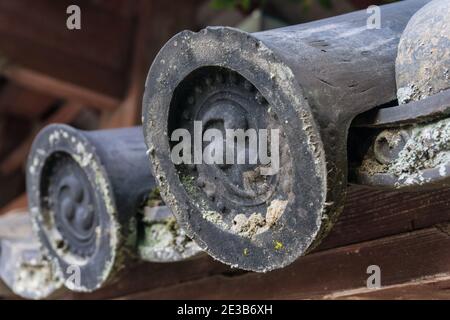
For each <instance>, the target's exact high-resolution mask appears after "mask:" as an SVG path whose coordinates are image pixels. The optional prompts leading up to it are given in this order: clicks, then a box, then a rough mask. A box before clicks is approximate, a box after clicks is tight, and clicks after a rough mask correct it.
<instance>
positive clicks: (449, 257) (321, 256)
mask: <svg viewBox="0 0 450 320" xmlns="http://www.w3.org/2000/svg"><path fill="white" fill-rule="evenodd" d="M449 247H450V235H449V234H448V233H446V232H443V231H441V230H440V229H439V228H429V229H424V230H420V231H416V232H413V233H407V234H402V235H397V236H394V237H388V238H383V239H379V240H375V241H370V242H365V243H359V244H354V245H350V246H346V247H342V248H336V249H332V250H328V251H324V252H318V253H315V254H311V255H309V256H305V257H302V258H300V259H298V260H297V261H296V262H295V263H294V264H292V265H291V266H289V267H287V268H285V269H282V270H277V271H273V272H269V273H267V274H257V273H246V274H241V275H239V274H238V275H234V276H225V275H211V276H208V275H205V277H204V278H203V279H200V280H196V281H191V282H186V283H181V284H176V285H173V286H170V287H160V288H155V289H153V290H149V291H147V292H140V293H136V294H133V295H129V296H127V297H126V298H128V299H249V298H252V299H324V298H330V297H333V295H332V294H333V293H334V292H342V291H349V290H356V289H359V290H363V288H367V287H366V281H367V278H368V277H369V275H368V274H367V273H366V271H367V267H368V266H370V265H378V266H379V267H380V268H381V285H382V287H388V288H389V287H391V286H395V285H402V284H405V283H410V282H412V281H417V280H418V279H422V278H424V277H428V278H431V277H434V278H436V277H439V276H441V275H445V277H448V276H449V274H448V272H449V270H448V266H449V265H450V250H449V249H448V248H449ZM392 292H393V291H392ZM447 294H448V292H447ZM448 298H450V296H448Z"/></svg>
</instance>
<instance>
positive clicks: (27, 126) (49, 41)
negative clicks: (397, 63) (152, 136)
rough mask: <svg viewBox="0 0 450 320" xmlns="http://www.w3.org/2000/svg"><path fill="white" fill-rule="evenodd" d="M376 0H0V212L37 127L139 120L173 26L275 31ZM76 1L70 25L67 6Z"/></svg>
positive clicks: (21, 196)
mask: <svg viewBox="0 0 450 320" xmlns="http://www.w3.org/2000/svg"><path fill="white" fill-rule="evenodd" d="M386 2H393V1H382V0H379V1H376V0H259V1H256V0H172V1H167V0H126V1H125V0H83V1H75V0H72V1H66V0H0V214H4V213H6V212H9V211H13V210H15V209H20V208H25V207H26V205H27V201H26V195H25V178H24V177H25V170H26V159H27V155H28V150H29V148H30V146H31V144H32V141H33V139H34V136H35V134H36V133H37V132H38V131H39V130H40V129H41V128H42V127H44V126H46V125H48V124H50V123H67V124H70V125H72V126H75V127H77V128H80V129H86V130H92V129H100V128H114V127H124V126H133V125H138V124H140V112H141V97H142V93H143V86H144V82H145V76H146V73H147V71H148V68H149V66H150V64H151V62H152V60H153V58H154V56H155V55H156V54H157V52H158V50H159V49H160V47H161V46H162V45H163V44H164V43H165V42H166V41H167V40H168V39H169V38H170V37H171V36H173V35H174V34H175V33H177V32H179V31H181V30H183V29H190V30H198V29H200V28H203V27H205V26H208V25H228V26H234V27H238V28H241V29H243V30H246V31H250V32H253V31H258V30H264V29H272V28H275V27H281V26H284V25H291V24H297V23H302V22H306V21H311V20H316V19H320V18H325V17H329V16H334V15H337V14H341V13H345V12H349V11H354V10H356V9H364V8H367V7H368V6H369V5H371V4H382V3H386ZM72 4H76V5H78V6H79V7H80V9H81V30H68V29H67V27H66V20H67V18H68V16H69V15H68V14H67V13H66V9H67V7H68V6H69V5H72Z"/></svg>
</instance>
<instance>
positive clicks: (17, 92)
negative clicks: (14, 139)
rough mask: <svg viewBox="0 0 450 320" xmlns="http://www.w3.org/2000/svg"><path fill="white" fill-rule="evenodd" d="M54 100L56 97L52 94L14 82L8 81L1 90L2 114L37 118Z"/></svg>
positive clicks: (0, 110)
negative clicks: (26, 87) (29, 88)
mask: <svg viewBox="0 0 450 320" xmlns="http://www.w3.org/2000/svg"><path fill="white" fill-rule="evenodd" d="M54 102H55V98H54V97H52V96H49V95H46V94H42V93H37V92H36V91H33V90H28V89H25V88H24V87H22V86H19V85H17V84H15V83H12V82H8V83H7V84H6V85H5V86H4V87H3V88H2V89H1V90H0V114H8V115H14V116H20V117H23V118H27V119H35V118H39V117H40V116H41V115H42V114H44V113H45V112H46V111H47V110H48V109H49V108H50V107H51V105H52V104H53V103H54Z"/></svg>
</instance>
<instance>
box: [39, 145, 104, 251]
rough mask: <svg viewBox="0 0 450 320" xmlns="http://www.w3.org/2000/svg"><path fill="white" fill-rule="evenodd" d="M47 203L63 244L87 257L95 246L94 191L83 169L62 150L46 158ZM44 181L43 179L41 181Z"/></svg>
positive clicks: (96, 209) (96, 220) (96, 222)
mask: <svg viewBox="0 0 450 320" xmlns="http://www.w3.org/2000/svg"><path fill="white" fill-rule="evenodd" d="M47 165H48V166H51V168H50V169H49V171H50V172H49V173H48V175H46V177H45V178H46V179H48V190H42V191H43V192H45V193H47V192H48V199H49V202H48V205H49V208H48V210H50V211H51V212H54V213H55V216H54V219H55V225H56V228H57V229H58V231H59V232H60V233H61V236H62V239H63V241H64V246H65V247H66V248H67V249H68V250H69V251H70V252H72V253H73V254H75V255H77V256H80V257H82V258H87V257H90V256H92V255H93V254H94V252H95V249H96V233H95V230H96V228H97V227H98V225H99V221H98V216H97V214H98V212H99V210H98V206H97V205H96V203H95V201H96V199H95V192H94V190H93V188H92V186H91V184H90V182H89V180H88V178H87V176H86V174H85V173H84V172H83V170H82V169H81V168H80V166H79V165H78V164H77V163H76V162H75V161H74V160H73V159H72V158H71V157H70V156H69V155H65V154H63V153H61V154H59V155H58V156H54V157H53V159H52V161H50V162H48V164H47ZM45 185H47V183H45Z"/></svg>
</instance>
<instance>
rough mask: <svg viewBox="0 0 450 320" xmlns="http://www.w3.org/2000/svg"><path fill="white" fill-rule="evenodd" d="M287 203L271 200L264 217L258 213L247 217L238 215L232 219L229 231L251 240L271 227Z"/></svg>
mask: <svg viewBox="0 0 450 320" xmlns="http://www.w3.org/2000/svg"><path fill="white" fill-rule="evenodd" d="M287 203H288V202H287V201H285V200H273V201H272V202H271V203H270V205H269V207H268V208H267V211H266V215H265V217H264V216H263V215H262V214H260V213H253V214H251V215H250V216H249V217H247V216H246V215H244V214H238V215H236V216H235V217H234V219H233V226H232V227H231V231H232V232H233V233H236V234H238V235H240V236H242V237H246V238H252V237H254V236H255V235H257V234H260V233H263V232H265V231H267V230H269V229H270V228H271V227H273V226H274V225H275V224H276V223H277V222H278V220H279V219H280V217H281V216H282V215H283V213H284V211H285V210H286V206H287Z"/></svg>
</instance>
